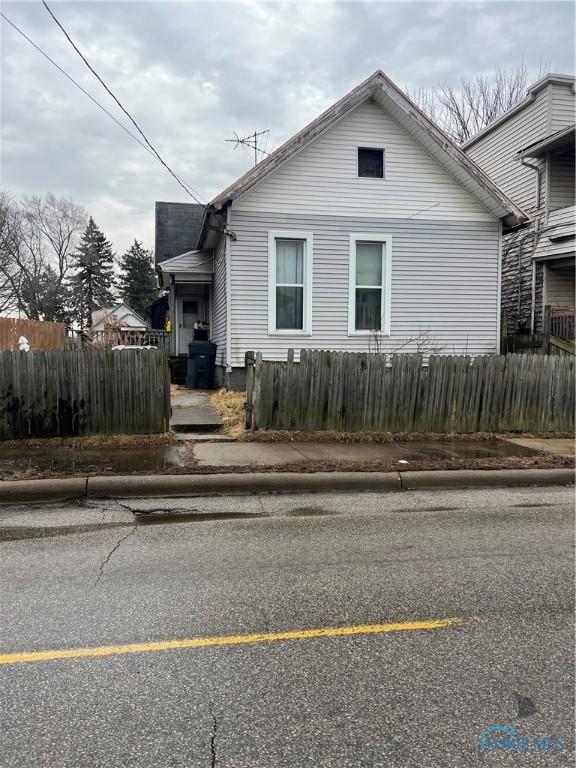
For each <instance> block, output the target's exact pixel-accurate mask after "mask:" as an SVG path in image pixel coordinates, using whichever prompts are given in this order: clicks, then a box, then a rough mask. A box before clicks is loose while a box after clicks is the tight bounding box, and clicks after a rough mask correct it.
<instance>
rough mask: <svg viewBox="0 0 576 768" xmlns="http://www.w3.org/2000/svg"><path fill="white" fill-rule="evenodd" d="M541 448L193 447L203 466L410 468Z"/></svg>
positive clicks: (494, 444)
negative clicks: (387, 464)
mask: <svg viewBox="0 0 576 768" xmlns="http://www.w3.org/2000/svg"><path fill="white" fill-rule="evenodd" d="M538 453H540V451H538V450H536V449H535V448H530V447H527V446H520V445H514V444H512V443H511V442H504V441H490V442H488V441H486V442H480V441H474V440H454V441H440V440H437V441H429V442H426V441H422V442H413V443H410V442H408V443H227V444H224V445H222V444H215V443H204V444H202V445H195V446H194V457H195V459H196V460H197V461H198V464H199V466H201V467H233V466H251V467H252V466H253V467H262V466H281V465H283V464H308V463H310V462H339V461H342V462H371V461H384V460H386V461H391V460H392V461H397V462H398V467H399V468H400V467H404V469H408V468H409V465H410V462H411V461H418V460H422V459H482V458H489V457H502V458H504V457H509V456H536V455H538Z"/></svg>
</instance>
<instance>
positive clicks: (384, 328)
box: [348, 232, 392, 336]
mask: <svg viewBox="0 0 576 768" xmlns="http://www.w3.org/2000/svg"><path fill="white" fill-rule="evenodd" d="M358 242H363V243H382V244H383V248H382V284H381V285H380V290H381V292H382V302H381V305H380V310H381V315H380V327H381V329H380V333H381V334H382V335H383V336H390V309H391V298H392V235H381V234H380V233H377V232H353V233H351V234H350V258H349V264H350V271H349V276H348V336H369V335H370V334H371V333H372V331H369V330H368V331H364V330H360V331H357V330H356V288H377V287H378V286H374V285H369V286H368V285H367V286H362V285H358V286H357V285H356V243H358Z"/></svg>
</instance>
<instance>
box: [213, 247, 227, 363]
mask: <svg viewBox="0 0 576 768" xmlns="http://www.w3.org/2000/svg"><path fill="white" fill-rule="evenodd" d="M225 251H226V237H225V236H223V237H221V238H220V241H219V242H218V245H217V246H216V249H215V251H214V282H213V285H212V328H211V336H212V341H213V342H214V343H215V344H216V345H217V348H216V365H225V364H226V331H227V329H226V252H225Z"/></svg>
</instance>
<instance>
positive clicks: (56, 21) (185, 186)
mask: <svg viewBox="0 0 576 768" xmlns="http://www.w3.org/2000/svg"><path fill="white" fill-rule="evenodd" d="M42 5H43V6H44V7H45V8H46V10H47V11H48V13H49V14H50V16H51V17H52V18H53V19H54V21H55V23H56V24H57V25H58V27H60V29H61V30H62V32H63V34H64V36H65V38H66V39H67V40H68V42H69V43H70V45H71V46H72V48H74V50H75V51H76V53H77V54H78V56H80V58H81V59H82V61H83V62H84V64H86V66H87V67H88V69H89V70H90V72H92V74H93V75H94V77H95V78H96V79H97V80H98V82H99V83H100V84H101V85H102V87H103V88H104V89H105V91H106V92H107V93H108V94H110V96H111V97H112V98H113V99H114V101H115V102H116V104H118V106H119V107H120V109H121V110H122V112H124V114H125V115H126V117H127V118H128V119H129V120H130V122H131V123H132V125H133V126H134V127H135V128H136V130H137V131H138V133H139V134H140V135H141V136H142V138H143V139H144V141H145V142H146V144H147V145H148V146H149V147H150V149H151V150H152V152H154V154H155V155H156V157H157V158H158V160H159V161H160V162H161V163H162V165H163V166H164V167H165V168H166V170H167V171H168V173H170V175H171V176H173V177H174V178H175V179H176V181H177V182H178V184H180V186H181V187H182V189H183V190H184V191H185V192H186V193H187V194H188V195H190V197H191V198H192V199H193V200H195V202H197V203H199V204H200V205H203V203H201V202H200V200H199V199H198V197H197V196H196V195H199V193H198V192H196V194H194V192H195V190H192V188H191V187H190V188H189V187H188V186H187V184H185V183H184V182H183V181H182V179H180V177H179V176H177V175H176V174H175V173H174V171H173V170H172V168H170V166H169V165H168V164H167V163H166V162H165V161H164V160H163V158H162V157H161V155H160V153H159V152H158V150H157V149H156V147H155V146H154V145H153V144H152V143H151V142H150V141H149V140H148V137H147V136H146V134H145V133H144V131H143V130H142V129H141V128H140V126H139V125H138V123H137V122H136V120H134V118H133V117H132V115H131V114H130V112H128V110H127V109H126V108H125V107H124V105H123V104H122V102H121V101H120V100H119V99H118V98H117V96H116V95H115V94H114V93H113V92H112V91H111V90H110V88H109V87H108V86H107V85H106V83H105V82H104V80H103V79H102V78H101V77H100V75H99V74H98V72H96V70H95V69H94V67H93V66H92V65H91V64H90V62H89V61H88V59H87V58H86V57H85V56H84V54H83V53H82V51H81V50H80V49H79V48H78V46H77V45H76V43H75V42H74V41H73V40H72V38H71V37H70V35H69V34H68V32H67V31H66V30H65V29H64V27H63V26H62V24H61V23H60V21H59V20H58V19H57V18H56V16H55V15H54V14H53V13H52V10H51V9H50V7H49V6H48V3H47V2H46V0H42Z"/></svg>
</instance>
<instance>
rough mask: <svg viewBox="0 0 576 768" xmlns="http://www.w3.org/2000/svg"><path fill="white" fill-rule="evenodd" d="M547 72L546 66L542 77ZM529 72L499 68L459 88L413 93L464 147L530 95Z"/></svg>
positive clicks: (523, 67)
mask: <svg viewBox="0 0 576 768" xmlns="http://www.w3.org/2000/svg"><path fill="white" fill-rule="evenodd" d="M545 71H547V67H545V66H544V65H542V66H541V67H540V71H539V73H538V77H540V76H542V75H543V74H544V72H545ZM528 85H529V72H528V69H527V67H526V65H525V64H524V63H522V64H520V65H519V66H518V67H515V68H511V69H504V68H502V67H498V68H497V69H495V70H494V73H493V74H492V75H490V76H486V75H477V76H476V77H475V78H465V77H463V78H461V79H460V82H459V84H458V85H457V86H453V85H450V84H448V83H447V82H444V83H441V84H440V85H439V86H438V87H437V88H419V89H418V90H416V91H412V93H409V96H410V98H411V99H412V101H414V102H415V104H417V105H418V106H419V107H420V109H422V110H423V111H424V112H425V113H426V114H427V115H428V116H429V117H430V118H431V119H432V120H434V122H435V123H437V125H439V126H440V128H442V130H444V131H445V132H446V133H447V134H448V135H449V136H450V137H451V138H452V139H454V141H455V142H456V143H457V144H463V143H464V142H465V141H468V139H471V138H472V137H473V136H475V135H476V134H477V133H478V132H479V131H481V130H482V129H483V128H485V127H486V126H487V125H490V123H493V122H494V120H497V119H498V118H499V117H500V115H502V114H504V112H506V111H507V110H509V109H510V108H511V107H513V106H515V105H516V104H517V103H518V102H519V101H521V100H522V99H523V98H524V96H525V95H526V91H527V88H528Z"/></svg>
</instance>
